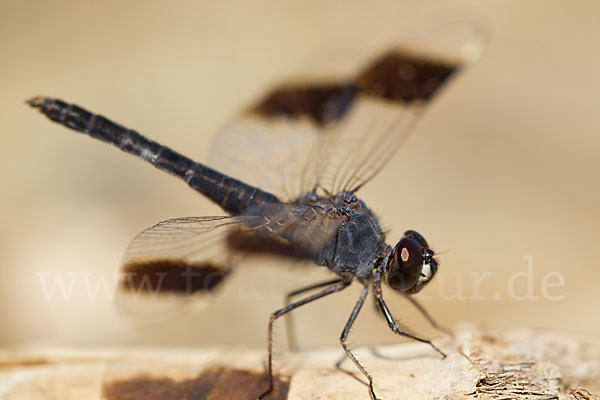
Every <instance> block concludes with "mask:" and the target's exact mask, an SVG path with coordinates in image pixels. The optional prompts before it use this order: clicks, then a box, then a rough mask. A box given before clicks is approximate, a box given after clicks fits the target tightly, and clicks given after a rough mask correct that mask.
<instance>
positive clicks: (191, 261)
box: [117, 203, 341, 319]
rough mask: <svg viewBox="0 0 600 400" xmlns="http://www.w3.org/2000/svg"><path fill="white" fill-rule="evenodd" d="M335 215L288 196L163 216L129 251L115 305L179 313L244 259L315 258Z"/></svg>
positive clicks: (214, 289) (202, 299) (201, 300)
mask: <svg viewBox="0 0 600 400" xmlns="http://www.w3.org/2000/svg"><path fill="white" fill-rule="evenodd" d="M340 222H341V221H340V220H339V219H337V218H332V217H331V216H329V215H328V214H327V213H325V212H324V211H323V210H321V209H319V208H315V207H310V206H304V205H297V204H292V203H276V204H273V205H271V206H264V205H263V206H262V207H261V215H257V216H253V215H244V216H236V217H186V218H176V219H170V220H166V221H162V222H160V223H158V224H156V225H154V226H153V227H151V228H148V229H146V230H145V231H143V232H141V233H140V234H139V235H138V236H136V237H135V238H134V239H133V240H132V241H131V243H130V245H129V247H128V249H127V250H126V252H125V255H124V257H123V262H122V267H121V272H122V275H121V280H120V283H119V288H118V289H119V290H118V292H117V293H118V304H119V306H120V308H121V310H122V311H124V312H125V313H128V314H133V315H137V316H141V317H143V318H144V319H153V317H154V316H156V317H158V318H159V319H163V318H164V316H165V315H168V316H169V317H172V316H177V315H184V314H186V313H187V312H188V309H189V308H190V307H193V308H200V307H202V306H204V305H205V304H206V303H207V300H210V298H211V297H212V296H215V295H217V294H218V289H219V288H220V287H221V285H222V284H223V282H224V281H225V279H226V278H227V277H228V275H229V274H230V273H231V272H232V271H233V269H234V267H235V266H237V265H238V264H240V261H241V260H242V259H244V260H246V259H247V258H248V257H253V256H272V257H279V258H281V259H283V261H285V260H287V261H290V260H295V261H297V260H308V261H311V260H314V259H315V257H316V255H317V254H320V253H319V252H320V251H321V249H322V248H323V246H324V245H325V244H327V243H328V242H330V241H332V240H333V238H334V235H335V234H336V233H337V229H338V227H339V223H340Z"/></svg>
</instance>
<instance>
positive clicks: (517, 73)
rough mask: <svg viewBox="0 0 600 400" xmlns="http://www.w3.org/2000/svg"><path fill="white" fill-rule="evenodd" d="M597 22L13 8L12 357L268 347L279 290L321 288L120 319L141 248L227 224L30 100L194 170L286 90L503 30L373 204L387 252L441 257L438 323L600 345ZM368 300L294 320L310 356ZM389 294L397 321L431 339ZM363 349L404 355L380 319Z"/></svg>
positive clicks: (235, 294)
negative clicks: (159, 237)
mask: <svg viewBox="0 0 600 400" xmlns="http://www.w3.org/2000/svg"><path fill="white" fill-rule="evenodd" d="M598 15H600V4H599V3H597V2H594V1H587V2H586V1H581V2H564V1H558V0H557V1H548V0H546V1H527V2H523V1H521V0H507V1H482V0H473V1H468V0H464V1H460V0H456V1H429V2H422V1H397V0H389V1H383V0H382V1H374V2H369V3H368V5H367V3H366V2H358V1H344V2H342V1H337V2H321V1H302V2H295V1H266V0H265V1H254V2H245V1H224V2H207V1H198V2H191V1H190V2H187V1H171V2H168V3H166V2H159V1H129V2H121V1H106V2H89V1H87V2H81V1H54V2H44V1H38V2H22V1H12V0H4V1H2V2H1V3H0V54H2V57H1V60H0V87H1V88H2V89H1V91H0V109H1V110H2V117H1V118H0V132H1V135H2V146H0V163H1V166H0V176H1V182H2V195H1V196H0V216H1V219H0V220H1V224H0V346H4V347H6V346H15V345H21V344H50V345H75V346H96V345H122V344H141V345H165V346H169V345H199V344H223V345H233V344H236V345H238V344H239V345H246V346H252V347H259V348H262V347H263V346H264V342H265V334H266V324H267V320H268V315H269V313H270V312H272V311H273V310H275V309H276V308H279V307H280V306H281V305H282V303H283V296H284V293H286V292H287V291H289V290H292V289H295V288H298V287H301V286H303V285H306V284H308V283H311V282H314V281H318V280H319V279H322V276H323V275H324V271H321V270H318V269H316V268H315V269H314V270H309V271H306V270H298V269H291V270H287V269H286V268H270V267H268V266H264V268H263V267H262V266H259V267H256V268H254V269H252V270H251V271H252V273H251V274H248V273H240V274H236V275H234V276H233V279H232V281H231V282H230V285H229V286H228V287H227V288H225V289H224V290H223V292H222V293H221V295H220V296H219V297H218V301H216V302H215V304H213V305H212V306H211V307H208V308H206V309H204V310H202V311H199V312H197V313H194V314H190V315H188V316H186V317H185V318H182V319H178V320H169V321H164V322H161V323H159V324H151V323H139V322H136V321H133V320H131V319H128V318H126V317H124V316H122V315H120V314H119V313H117V312H116V310H115V306H114V304H113V302H111V300H110V297H111V296H110V291H111V290H112V287H113V285H114V274H115V273H116V272H117V271H118V265H119V261H120V259H121V256H122V253H123V251H124V250H125V248H126V246H127V244H128V242H129V240H130V239H131V238H133V237H134V236H135V235H136V234H137V233H138V232H139V231H141V230H142V229H144V228H146V227H148V226H151V225H153V224H154V223H156V222H158V221H160V220H164V219H167V218H174V217H180V216H201V215H219V214H220V212H219V210H218V208H217V207H216V206H214V205H212V204H211V203H209V201H207V200H205V199H204V198H202V197H201V196H200V195H198V194H197V193H195V192H193V191H192V190H190V189H189V188H188V187H187V186H186V185H185V184H183V183H182V182H179V181H178V180H176V179H174V178H172V177H170V176H168V175H167V174H164V173H162V172H159V171H157V170H155V169H154V168H152V167H151V166H149V165H147V164H145V163H143V162H141V161H139V160H137V159H135V158H133V157H131V156H129V155H126V154H124V153H121V152H120V151H117V150H116V149H115V148H111V147H109V146H107V145H105V144H101V143H99V142H97V141H95V140H92V139H90V138H88V137H84V136H83V135H78V134H75V133H73V132H71V131H68V130H66V129H65V128H63V127H60V126H58V125H56V124H52V123H50V122H49V121H48V120H47V119H46V118H44V117H42V116H41V115H39V113H37V112H35V111H33V110H31V109H30V108H29V107H28V106H26V105H25V104H24V100H26V99H28V98H30V97H32V96H34V95H49V96H56V97H60V98H62V99H65V100H68V101H71V102H75V103H77V104H80V105H82V106H85V107H86V108H88V109H90V110H92V111H95V112H97V113H101V114H103V115H106V116H109V117H110V118H112V119H114V120H115V121H118V122H120V123H122V124H124V125H126V126H128V127H130V128H133V129H136V130H138V131H139V132H141V133H143V134H145V135H147V136H149V137H151V138H152V139H154V140H157V141H159V142H161V143H163V144H166V145H168V146H170V147H172V148H173V149H176V150H179V151H182V152H183V153H185V154H186V155H188V156H189V157H192V158H195V159H197V160H200V161H201V160H206V159H207V157H208V154H207V151H208V148H209V146H210V142H211V137H212V135H213V133H214V132H215V131H217V130H218V128H219V127H220V126H222V125H223V124H224V123H226V122H227V121H228V120H230V119H231V118H232V117H234V116H235V115H236V113H238V112H239V111H240V110H241V109H243V108H244V107H245V106H246V105H248V104H249V103H251V102H252V101H254V100H255V99H257V98H258V97H259V96H261V95H262V94H263V91H264V90H265V88H268V87H270V86H272V85H273V84H275V83H277V82H278V81H279V80H281V79H282V78H289V77H290V76H293V75H294V74H296V73H298V72H299V71H304V70H310V69H311V68H313V67H317V66H319V65H320V64H321V63H322V62H325V61H324V60H331V59H333V58H335V57H333V56H332V54H352V53H353V52H354V51H356V50H357V49H359V53H360V54H369V53H370V49H381V48H383V47H385V46H387V45H393V44H394V43H397V42H398V41H399V40H401V39H402V38H403V37H405V36H406V35H410V34H413V33H414V32H419V31H426V30H427V29H429V28H430V27H432V26H435V25H436V24H437V23H445V22H448V21H452V20H462V19H466V20H471V21H475V22H476V23H478V24H479V25H481V26H483V27H484V28H485V30H486V31H487V32H488V41H487V47H486V50H485V52H484V53H483V55H482V57H481V59H480V60H479V62H477V63H476V64H474V65H473V66H471V67H470V68H469V70H468V71H465V73H463V74H461V75H460V76H459V77H458V79H456V80H455V81H453V82H452V84H451V85H450V86H449V87H448V90H445V91H444V92H443V94H442V95H441V96H440V97H439V98H438V99H437V101H436V102H435V105H434V106H432V108H431V109H430V110H429V112H428V113H427V114H426V116H425V118H424V119H423V120H422V122H421V123H420V125H419V126H418V128H417V129H416V131H415V132H414V133H413V135H412V136H411V137H410V139H409V140H408V141H407V142H406V144H405V145H404V147H403V148H402V150H401V151H400V152H399V153H398V155H397V156H396V157H395V158H394V159H393V160H392V162H391V163H390V164H389V165H388V166H387V168H386V169H385V170H384V171H383V172H382V173H381V174H380V175H379V176H378V177H377V178H376V179H375V180H373V181H372V182H371V183H370V184H369V185H368V186H367V187H366V188H365V189H364V190H363V191H362V192H361V196H362V198H363V199H365V200H366V202H367V204H369V205H370V207H372V208H373V209H374V210H375V211H376V212H377V214H378V215H380V216H381V218H382V222H383V223H384V224H385V226H386V227H388V228H391V229H393V230H392V232H391V234H390V235H389V241H390V242H395V241H396V239H397V237H398V236H399V235H400V234H401V233H402V232H403V231H404V230H405V229H409V228H410V229H415V230H418V231H419V232H421V233H423V234H424V235H425V237H426V238H427V239H428V241H429V243H430V244H433V246H434V248H435V249H436V250H438V251H446V252H445V253H444V254H442V255H441V256H440V260H441V272H440V274H439V276H438V277H437V278H436V280H435V281H434V282H433V283H432V284H431V285H430V286H429V287H428V288H427V289H425V290H424V291H423V292H422V293H421V294H419V298H421V299H422V302H423V303H424V304H425V305H426V306H427V308H428V309H429V311H430V312H431V314H433V315H434V316H436V317H437V319H438V320H439V322H441V323H443V324H445V325H448V326H456V324H458V323H460V322H461V321H473V322H482V323H486V324H487V325H489V326H493V327H511V328H523V327H543V328H549V329H552V330H555V331H560V332H568V333H571V334H576V335H584V336H592V337H596V338H597V337H599V335H600V319H599V318H598V317H597V314H595V308H596V307H597V306H598V305H599V304H600V291H599V290H598V279H599V276H600V275H599V272H598V269H599V267H600V261H598V253H597V249H598V246H599V245H598V243H599V241H600V224H599V222H600V206H599V205H600V183H599V182H600V135H599V133H598V127H600V113H599V112H598V111H597V108H598V100H597V96H598V93H599V92H600V78H599V77H598V71H599V70H600V52H599V51H598V49H600V25H599V24H598ZM56 279H62V282H63V284H64V286H63V287H62V289H61V287H60V286H55V285H56V284H57V282H58V281H57V280H56ZM102 279H105V283H106V284H107V286H106V288H107V289H106V291H105V289H104V287H103V286H102ZM86 282H87V284H86ZM97 285H100V286H97ZM63 289H64V293H65V294H66V295H63ZM96 290H97V291H96ZM358 290H359V287H358V286H357V285H355V286H353V287H352V288H351V289H349V290H347V291H346V292H344V293H340V294H338V295H336V296H332V297H330V298H327V299H323V300H321V301H320V302H319V304H318V305H316V304H315V305H309V306H306V307H304V308H302V309H300V310H298V311H297V312H296V314H295V322H296V326H297V331H298V340H299V344H300V346H301V347H309V346H316V345H327V346H337V343H338V336H339V333H340V332H341V329H342V327H343V325H344V323H345V321H346V318H347V316H348V315H349V313H350V311H351V309H352V307H353V304H354V301H355V298H356V297H357V295H358ZM95 291H96V292H95ZM94 292H95V293H94ZM386 297H387V299H388V302H389V304H390V307H391V309H392V310H393V312H395V316H396V317H397V318H398V319H399V320H400V321H401V322H402V323H403V324H405V325H407V326H410V327H411V328H413V329H414V330H416V331H418V332H420V333H422V334H423V335H425V336H433V337H435V336H436V335H437V334H436V333H435V332H433V331H432V330H431V329H430V328H429V327H428V326H427V324H426V323H425V322H424V321H423V318H422V317H420V316H419V315H418V313H416V312H415V311H414V310H413V309H412V308H411V307H410V306H409V305H408V304H407V303H406V301H404V300H403V299H401V298H399V297H398V296H394V295H393V293H390V291H389V290H388V291H387V292H386ZM353 335H354V336H352V337H351V339H352V342H353V343H354V344H355V346H359V345H363V344H373V343H386V342H394V341H398V339H397V338H395V337H394V336H393V334H392V333H390V332H389V330H388V328H387V326H386V324H385V323H384V321H383V320H382V319H381V318H380V317H379V316H377V315H376V314H375V313H374V312H373V308H372V307H370V306H369V305H367V307H365V311H364V313H363V314H361V316H360V318H359V319H358V322H357V323H356V325H355V328H354V330H353ZM285 340H286V339H285V335H284V330H283V324H280V326H279V328H278V343H279V344H280V345H282V346H283V345H284V343H285Z"/></svg>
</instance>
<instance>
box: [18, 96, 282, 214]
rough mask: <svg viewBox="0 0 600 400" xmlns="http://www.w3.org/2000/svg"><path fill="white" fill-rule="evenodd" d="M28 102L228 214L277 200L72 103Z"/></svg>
mask: <svg viewBox="0 0 600 400" xmlns="http://www.w3.org/2000/svg"><path fill="white" fill-rule="evenodd" d="M28 103H29V104H30V105H31V106H33V107H36V108H38V109H39V110H40V111H41V112H42V113H43V114H45V115H46V116H47V117H48V118H50V119H51V120H52V121H55V122H58V123H60V124H62V125H65V126H66V127H68V128H71V129H73V130H76V131H78V132H82V133H86V134H88V135H90V136H91V137H93V138H96V139H98V140H101V141H103V142H106V143H110V144H112V145H114V146H116V147H118V148H119V149H121V150H123V151H124V152H126V153H129V154H133V155H134V156H137V157H139V158H141V159H143V160H145V161H147V162H149V163H150V164H152V165H154V166H155V167H156V168H158V169H161V170H163V171H165V172H168V173H170V174H172V175H175V176H177V177H179V178H180V179H182V180H184V181H186V182H187V183H188V185H190V187H191V188H192V189H194V190H196V191H198V192H200V193H202V194H203V195H205V196H206V197H208V198H209V199H211V200H212V201H214V202H215V203H217V204H218V205H219V206H221V208H223V210H225V211H227V212H228V213H230V214H234V215H237V214H242V213H244V212H245V211H246V210H247V209H248V208H253V209H259V208H260V205H261V204H264V203H273V202H278V201H279V200H278V199H277V197H275V196H274V195H273V194H271V193H268V192H265V191H263V190H261V189H259V188H256V187H254V186H251V185H248V184H246V183H244V182H241V181H239V180H237V179H235V178H231V177H229V176H227V175H225V174H223V173H221V172H218V171H215V170H214V169H212V168H209V167H207V166H205V165H204V164H201V163H198V162H196V161H194V160H192V159H190V158H188V157H186V156H184V155H182V154H180V153H178V152H176V151H174V150H172V149H170V148H168V147H166V146H163V145H161V144H159V143H157V142H154V141H152V140H150V139H148V138H146V137H144V136H142V135H140V134H139V133H138V132H136V131H134V130H132V129H128V128H125V127H124V126H121V125H119V124H117V123H115V122H113V121H111V120H109V119H107V118H105V117H103V116H102V115H97V114H93V113H91V112H89V111H87V110H85V109H83V108H81V107H79V106H76V105H74V104H68V103H65V102H63V101H62V100H58V99H52V98H47V97H46V98H44V97H35V98H33V99H31V100H29V101H28Z"/></svg>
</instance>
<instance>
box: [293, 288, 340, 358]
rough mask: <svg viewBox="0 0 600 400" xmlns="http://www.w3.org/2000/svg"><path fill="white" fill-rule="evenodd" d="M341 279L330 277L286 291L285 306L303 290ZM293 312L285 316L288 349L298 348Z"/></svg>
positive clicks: (306, 290)
mask: <svg viewBox="0 0 600 400" xmlns="http://www.w3.org/2000/svg"><path fill="white" fill-rule="evenodd" d="M341 281H342V280H341V279H332V280H328V281H326V282H320V283H316V284H312V285H310V286H306V287H303V288H300V289H296V290H294V291H293V292H290V293H288V294H287V295H286V296H285V304H284V305H285V307H287V306H289V305H290V303H291V300H292V297H295V296H298V295H301V294H302V293H305V292H309V291H311V290H314V289H319V288H322V287H325V286H329V285H333V284H335V283H339V282H341ZM292 317H293V314H287V315H286V316H285V327H286V331H287V337H288V346H289V347H290V349H292V350H298V342H297V341H296V329H295V328H294V320H293V318H292Z"/></svg>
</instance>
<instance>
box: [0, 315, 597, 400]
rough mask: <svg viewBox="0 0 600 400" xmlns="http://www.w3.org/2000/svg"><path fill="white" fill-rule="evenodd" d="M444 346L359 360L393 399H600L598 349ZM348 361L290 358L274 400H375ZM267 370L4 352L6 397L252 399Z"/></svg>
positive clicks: (281, 368) (0, 374)
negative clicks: (438, 351) (441, 352)
mask: <svg viewBox="0 0 600 400" xmlns="http://www.w3.org/2000/svg"><path fill="white" fill-rule="evenodd" d="M436 343H438V344H439V345H440V346H441V347H442V349H443V350H444V351H445V352H447V353H448V357H447V358H446V359H445V360H441V359H440V358H439V356H438V355H437V354H436V353H434V352H433V351H431V350H430V348H428V347H427V346H424V345H422V344H418V343H404V344H400V345H395V346H382V347H379V348H377V349H376V351H373V350H372V349H356V352H357V353H358V354H359V357H360V359H361V361H363V362H364V363H365V365H366V367H367V368H368V370H369V372H370V373H371V374H372V375H373V377H374V379H375V390H376V393H377V394H378V396H379V397H381V398H382V399H386V400H395V399H411V400H419V399H424V400H425V399H427V400H431V399H485V400H487V399H490V400H491V399H496V400H500V399H506V400H508V399H515V400H524V399H536V400H554V399H557V400H600V397H598V395H597V394H598V393H600V344H599V343H598V342H593V341H586V340H575V339H572V338H567V337H565V336H561V335H558V334H554V333H549V332H544V331H532V330H524V331H508V332H504V331H499V330H491V329H482V328H479V327H473V326H470V327H463V328H462V329H461V330H460V331H459V333H458V334H457V335H456V338H454V339H452V338H446V339H441V340H439V341H437V342H436ZM341 358H342V351H341V350H339V349H326V350H312V351H305V352H298V353H287V354H285V353H282V355H281V357H279V358H277V359H276V367H277V371H278V372H279V377H280V380H279V381H278V382H277V384H276V388H277V390H276V393H274V395H272V396H271V397H269V398H270V399H289V400H300V399H306V400H308V399H317V398H319V399H344V400H346V399H365V400H367V399H369V395H368V390H367V387H366V386H365V384H364V381H363V379H362V377H361V376H360V375H358V374H357V373H356V371H355V370H354V366H353V365H352V364H351V363H350V362H348V361H344V362H343V363H342V365H341V368H342V370H341V369H337V368H336V367H335V363H336V361H338V360H339V359H341ZM263 364H264V352H263V351H258V350H245V349H238V348H234V349H232V348H227V349H225V348H211V349H176V350H174V349H102V350H72V349H54V350H51V349H21V350H13V351H1V352H0V398H1V399H3V400H4V399H6V400H21V399H28V400H29V399H41V400H46V399H61V400H70V399H77V400H82V399H83V400H85V399H106V400H133V399H161V400H170V399H211V400H217V399H253V398H255V397H256V396H257V395H258V394H260V393H261V391H262V390H263V389H264V387H265V386H266V381H265V380H264V376H263V372H262V371H263ZM343 370H346V371H349V372H351V373H352V375H353V376H351V375H350V374H348V373H345V372H344V371H343ZM594 393H596V394H594Z"/></svg>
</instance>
